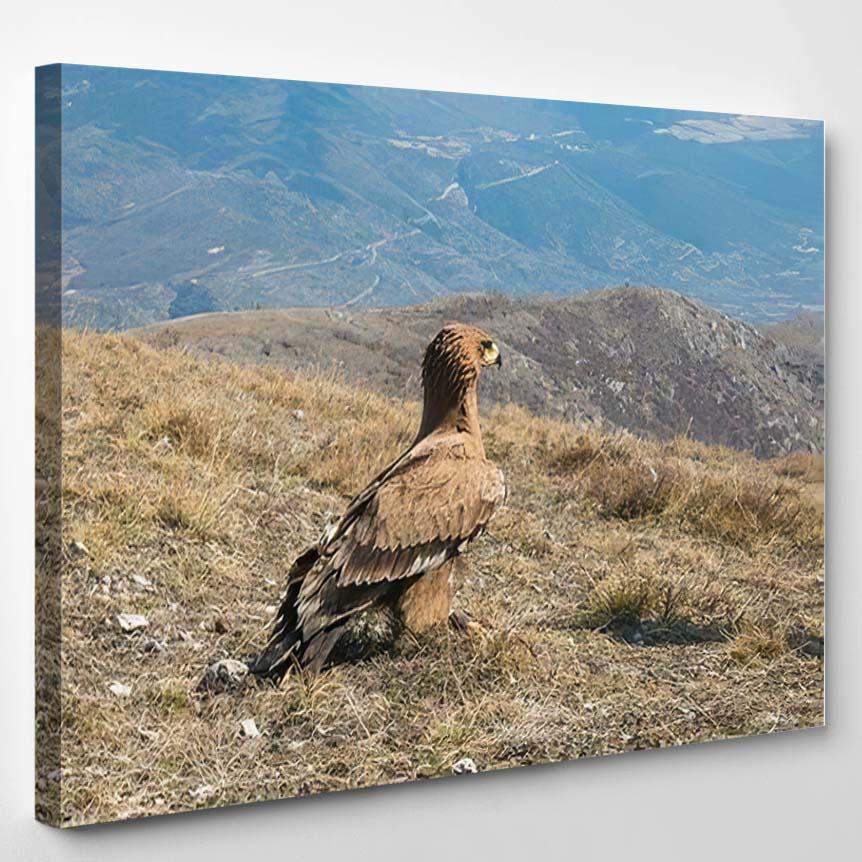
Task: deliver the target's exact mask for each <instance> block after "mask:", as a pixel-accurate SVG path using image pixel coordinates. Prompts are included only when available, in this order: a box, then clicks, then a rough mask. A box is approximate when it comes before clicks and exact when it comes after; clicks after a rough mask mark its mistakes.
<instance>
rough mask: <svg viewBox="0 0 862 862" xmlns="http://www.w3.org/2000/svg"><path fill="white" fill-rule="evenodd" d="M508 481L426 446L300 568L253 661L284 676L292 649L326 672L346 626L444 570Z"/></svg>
mask: <svg viewBox="0 0 862 862" xmlns="http://www.w3.org/2000/svg"><path fill="white" fill-rule="evenodd" d="M505 497H506V486H505V483H504V481H503V474H502V473H501V472H500V470H499V469H497V467H496V466H494V464H492V463H491V462H490V461H488V460H486V459H485V458H484V457H476V456H472V455H470V454H468V452H467V450H466V449H465V447H464V445H463V443H460V442H458V441H457V440H454V441H453V440H452V439H448V440H447V439H445V438H444V439H442V440H437V441H435V442H434V443H433V444H430V445H428V444H419V445H418V446H417V447H415V448H413V449H410V450H408V451H407V452H406V453H405V454H404V455H402V456H401V457H400V458H399V459H398V460H396V461H395V462H394V463H393V464H391V465H390V466H389V467H388V468H387V469H386V470H384V471H383V472H382V473H381V474H380V475H379V476H377V478H376V479H374V480H373V481H372V482H371V483H370V484H369V485H368V486H367V487H366V488H365V490H363V491H362V492H361V493H360V494H358V495H357V496H356V497H355V498H354V499H353V501H352V502H351V503H350V505H349V506H348V507H347V510H346V511H345V513H344V515H343V517H342V518H341V520H340V521H339V523H338V525H337V526H336V527H335V528H334V529H333V530H332V531H331V532H329V533H327V535H325V536H324V537H323V538H322V539H321V541H320V542H319V543H318V545H317V546H315V547H312V548H309V549H308V550H307V551H306V552H305V553H304V554H303V555H301V556H300V557H299V558H298V559H297V560H296V562H295V563H294V565H293V568H292V569H291V572H290V574H289V575H288V587H287V591H286V594H285V597H284V600H283V602H282V606H281V610H280V613H279V616H278V618H277V620H276V623H275V627H274V631H273V634H272V637H271V638H270V641H269V644H268V645H267V648H266V649H265V650H264V652H263V653H262V654H261V655H260V656H259V657H258V659H257V660H256V661H255V662H254V664H253V670H254V672H255V673H263V674H269V675H275V676H278V675H280V674H281V673H283V670H279V669H280V668H283V667H284V664H285V662H286V661H287V660H288V659H289V658H290V656H291V654H292V653H293V650H294V649H299V650H300V660H301V662H302V663H303V664H305V665H307V666H309V667H312V668H319V666H320V665H321V664H322V663H323V661H324V660H325V659H326V656H327V654H328V653H329V651H330V650H331V649H332V646H333V644H334V643H335V641H336V640H337V638H338V636H339V633H340V631H341V628H342V626H343V625H344V623H345V621H346V620H347V619H348V618H349V617H350V616H352V615H353V614H355V613H358V612H359V611H361V610H363V609H365V608H367V607H370V606H371V605H372V604H373V603H374V602H375V601H377V600H379V599H380V598H381V597H382V596H384V595H385V594H386V592H388V591H389V590H390V589H391V588H392V586H393V584H394V583H395V582H399V581H401V582H403V580H404V579H407V578H412V577H416V576H419V575H421V574H423V573H425V572H428V571H432V570H434V569H436V568H438V567H439V566H441V565H443V563H445V562H446V560H448V559H450V558H451V557H454V556H455V555H456V554H457V553H458V552H459V550H460V549H461V546H462V545H463V544H464V543H466V542H468V541H469V540H470V539H472V538H474V537H475V536H476V535H477V534H478V533H479V532H481V531H482V529H483V528H484V527H485V525H486V524H487V523H488V520H489V519H490V518H491V516H492V515H493V513H494V510H495V509H496V508H497V507H498V506H499V505H500V503H502V502H503V501H504V500H505Z"/></svg>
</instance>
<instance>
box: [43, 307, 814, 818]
mask: <svg viewBox="0 0 862 862" xmlns="http://www.w3.org/2000/svg"><path fill="white" fill-rule="evenodd" d="M416 325H417V327H418V326H419V324H418V323H417V324H416ZM39 338H40V341H39V353H38V356H39V358H40V365H39V375H38V378H37V380H38V386H39V388H38V392H37V453H38V454H37V468H38V469H40V470H42V471H43V474H44V475H46V477H47V478H48V480H49V485H48V487H49V491H48V499H47V500H42V501H41V503H40V504H39V505H38V506H37V514H38V519H39V524H40V530H39V531H38V532H37V535H39V536H45V535H47V534H46V533H45V531H44V530H45V527H50V523H46V518H47V519H50V512H51V511H52V510H53V509H54V507H55V505H59V504H61V505H62V512H63V533H62V542H63V548H62V550H63V554H62V560H63V563H62V565H63V574H62V590H63V612H62V626H63V636H64V644H63V651H62V656H61V662H62V664H61V684H62V693H63V698H64V701H63V722H62V727H61V732H62V752H63V757H64V764H63V772H62V775H63V793H62V798H61V799H60V800H59V809H57V808H54V809H46V807H45V806H47V805H49V802H50V799H51V798H52V795H51V792H52V788H55V787H56V784H55V782H56V780H57V774H56V773H54V772H47V771H45V772H41V773H40V774H39V775H38V786H39V788H40V800H41V801H40V805H41V806H42V808H41V809H40V810H41V813H42V815H43V816H48V817H49V818H50V817H54V818H56V819H57V820H58V821H60V822H62V823H66V824H69V823H87V822H92V821H94V820H101V819H110V818H119V817H133V816H141V815H146V814H155V813H160V812H167V811H181V810H186V809H189V808H195V807H200V806H204V805H217V804H229V803H237V802H243V801H248V800H254V799H266V798H274V797H278V796H284V795H294V794H307V793H313V792H320V791H327V790H338V789H344V788H351V787H363V786H369V785H373V784H378V783H385V782H402V781H408V780H412V779H417V778H431V777H436V776H442V775H448V774H450V771H451V767H452V765H453V764H454V763H455V762H456V761H457V760H458V759H460V758H462V757H470V758H472V759H473V760H474V761H475V763H476V764H477V766H478V768H479V770H480V771H486V770H493V769H498V768H502V767H507V766H518V765H523V764H529V763H540V762H545V761H550V760H559V759H563V758H580V757H588V756H593V755H599V754H610V753H614V752H622V751H631V750H636V749H643V748H647V747H656V746H662V747H663V746H670V745H677V744H681V743H686V742H698V741H705V740H711V739H718V738H723V737H727V736H739V735H746V734H752V733H771V732H774V731H781V730H790V729H794V728H801V727H811V726H816V725H819V724H821V723H822V721H823V667H822V650H823V642H822V634H823V522H822V500H821V498H820V496H819V488H820V486H819V485H818V484H817V482H818V479H819V478H822V460H821V459H819V457H817V456H808V455H797V456H793V457H792V458H790V459H786V458H785V459H780V460H777V461H756V460H754V459H753V458H751V457H750V456H748V455H745V454H741V453H738V452H733V451H730V450H727V449H722V448H716V447H707V446H704V445H702V444H699V443H696V442H694V441H691V440H688V439H681V438H677V439H675V440H672V441H669V442H667V443H662V444H659V443H650V442H643V441H639V440H637V439H635V438H634V437H632V436H631V435H628V434H625V433H614V434H601V433H599V432H598V431H597V430H596V428H595V427H594V426H592V425H588V424H581V423H576V424H571V423H566V422H561V421H558V420H554V419H542V418H537V417H535V416H532V415H531V414H530V413H529V412H527V411H526V410H524V409H523V408H518V407H514V406H507V407H503V408H488V407H487V406H486V407H485V408H484V409H483V431H484V435H485V442H486V447H487V450H488V453H489V456H490V457H491V458H493V459H495V460H496V461H497V462H498V463H499V464H500V465H501V467H502V468H503V470H504V471H505V473H506V476H507V480H508V485H509V500H508V503H507V507H506V508H505V509H504V510H503V511H502V512H501V513H500V514H499V515H498V516H497V517H496V518H495V520H494V521H493V522H492V524H491V529H490V531H489V533H488V534H487V535H486V536H484V537H483V538H482V539H480V540H479V541H477V542H476V543H475V545H474V546H472V547H471V549H470V551H469V553H468V554H467V555H466V557H465V558H464V565H463V567H462V577H463V586H462V588H461V591H460V593H459V596H458V599H457V603H458V604H459V605H460V606H462V607H465V608H467V609H469V610H470V612H471V613H472V614H473V615H474V616H475V617H476V618H477V619H478V620H479V621H480V622H481V623H482V624H483V625H484V626H485V628H486V632H485V633H484V634H480V635H472V636H465V635H458V634H455V633H450V632H438V633H434V634H432V635H429V636H428V637H425V638H422V639H416V638H411V637H404V638H402V639H401V640H399V641H398V642H397V643H396V644H395V645H394V647H393V648H392V649H390V650H386V651H384V652H381V653H379V654H377V655H375V656H373V657H371V658H369V659H367V660H366V661H363V662H359V663H356V664H349V665H344V666H339V667H336V668H334V669H332V670H329V671H326V672H325V673H324V674H323V675H322V676H320V677H319V678H317V679H315V680H306V679H303V678H302V677H299V676H296V675H292V676H290V677H289V678H288V679H287V680H286V681H285V683H284V684H283V686H282V687H281V688H280V689H275V688H272V687H269V686H266V685H254V684H247V685H245V686H241V687H239V688H237V689H235V690H229V691H225V692H221V693H215V692H207V691H203V690H201V689H200V688H199V682H200V680H201V677H202V675H203V673H204V669H205V668H206V667H207V666H208V665H209V664H210V663H211V662H213V661H215V660H218V659H224V658H240V659H241V658H244V657H246V656H248V655H250V654H251V653H252V652H253V651H254V650H255V649H256V648H259V646H260V645H261V643H262V642H263V640H264V638H265V632H266V630H267V628H268V626H269V624H270V620H271V618H272V616H273V614H274V611H275V608H274V606H273V603H274V601H275V596H276V594H277V592H278V590H279V588H280V586H281V584H282V581H283V578H284V576H285V572H286V568H287V565H288V563H289V562H290V561H291V560H292V558H293V556H294V555H295V554H296V553H297V552H298V551H299V550H301V549H302V548H303V547H304V546H306V545H307V544H308V543H310V542H312V541H314V540H316V538H317V536H318V532H319V530H320V529H321V526H322V525H323V524H324V523H325V522H326V520H327V518H328V517H329V516H330V515H331V513H333V512H338V511H339V510H340V509H341V508H342V507H343V505H344V504H345V501H346V500H347V499H348V497H349V495H351V494H352V493H354V492H355V491H356V490H357V489H358V488H359V487H360V486H361V485H362V484H363V483H364V482H365V480H366V479H367V478H368V477H370V476H371V475H373V474H374V473H375V472H376V471H377V470H378V468H380V467H381V465H383V464H384V463H385V462H386V461H388V460H389V459H390V458H392V457H393V456H394V455H395V454H397V453H398V452H399V451H400V450H401V449H402V448H403V447H404V446H405V445H406V444H407V442H408V441H409V440H410V439H411V436H412V434H413V433H414V428H415V425H416V422H417V419H418V406H417V404H416V403H414V402H412V401H411V402H407V403H403V402H401V401H399V400H397V399H392V398H388V397H384V396H382V395H379V394H376V393H373V392H369V391H365V390H362V389H361V388H359V387H357V386H356V385H344V384H342V383H339V382H338V381H333V380H332V379H331V377H327V376H324V377H315V376H307V375H304V374H302V375H300V374H297V375H285V374H283V373H282V372H280V371H278V370H276V369H273V368H251V367H247V366H246V367H243V366H239V365H236V364H232V363H228V362H225V361H222V360H217V361H203V360H201V359H200V358H197V357H194V356H192V355H190V354H189V353H188V352H184V351H178V350H158V349H155V348H153V347H151V346H148V345H146V344H144V343H142V342H141V340H139V339H134V338H131V337H128V336H115V335H109V336H106V335H97V334H82V333H79V332H76V331H66V332H64V334H63V347H62V350H63V381H62V383H63V389H62V392H63V395H62V405H61V406H62V417H63V431H64V434H63V447H62V458H63V472H62V499H61V500H59V499H57V497H56V494H55V492H53V491H51V490H50V489H51V488H53V487H54V482H55V481H56V475H53V474H52V472H51V467H50V459H49V458H48V454H49V453H50V451H51V445H52V444H51V433H52V427H53V426H52V424H51V416H52V415H54V414H53V412H52V410H51V409H50V403H49V402H50V399H51V397H52V392H54V391H55V389H54V388H53V387H56V384H57V382H58V381H57V377H56V370H57V369H56V366H55V365H51V357H52V354H51V352H50V350H49V346H48V345H47V344H46V339H48V338H50V333H45V332H40V334H39ZM46 459H47V460H46ZM49 550H50V549H48V548H46V547H45V546H43V545H40V546H37V561H38V566H39V570H38V572H37V577H38V578H39V579H40V580H39V582H40V583H44V582H45V579H46V578H48V577H49V571H48V569H46V566H47V565H48V560H49V559H50V553H49ZM41 595H42V593H41V592H40V596H41ZM40 609H41V611H40V612H41V613H42V614H43V618H42V619H41V620H40V630H41V627H42V626H44V625H46V624H48V625H50V623H51V620H45V619H44V613H45V605H44V604H41V605H40ZM121 614H138V615H142V616H143V617H144V618H145V619H144V623H145V625H144V626H143V627H142V628H140V629H139V630H136V631H131V632H127V631H124V630H123V628H122V627H121V626H120V625H119V615H121ZM54 622H56V621H54ZM42 658H43V659H44V658H45V656H44V654H43V656H42ZM55 658H56V657H55ZM40 666H41V665H40ZM43 669H44V667H43ZM48 672H50V668H49V669H48ZM40 690H41V689H40ZM46 708H47V707H46ZM246 719H253V720H254V721H255V723H256V726H257V728H258V729H259V730H260V736H258V737H254V738H248V737H244V736H243V735H242V733H241V724H240V723H241V722H242V721H243V720H246ZM51 721H52V716H51V715H50V714H46V713H45V712H44V711H40V712H39V713H38V714H37V722H38V723H39V725H40V726H45V724H46V723H48V724H50V722H51Z"/></svg>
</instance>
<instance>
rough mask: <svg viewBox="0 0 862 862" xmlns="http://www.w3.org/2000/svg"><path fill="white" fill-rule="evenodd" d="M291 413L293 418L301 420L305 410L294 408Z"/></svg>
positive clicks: (303, 417)
mask: <svg viewBox="0 0 862 862" xmlns="http://www.w3.org/2000/svg"><path fill="white" fill-rule="evenodd" d="M292 415H293V418H294V419H296V420H297V421H299V422H302V420H303V419H305V411H304V410H294V411H293V413H292Z"/></svg>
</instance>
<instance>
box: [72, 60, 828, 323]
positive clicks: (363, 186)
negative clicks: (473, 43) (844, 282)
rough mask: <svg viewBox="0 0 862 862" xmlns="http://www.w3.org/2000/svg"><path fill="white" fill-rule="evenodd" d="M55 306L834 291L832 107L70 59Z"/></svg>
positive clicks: (749, 298)
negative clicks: (749, 107) (812, 110)
mask: <svg viewBox="0 0 862 862" xmlns="http://www.w3.org/2000/svg"><path fill="white" fill-rule="evenodd" d="M62 74H63V103H62V111H63V116H62V123H63V187H62V208H63V218H62V223H63V227H64V230H63V255H64V261H63V290H64V295H63V313H64V320H66V321H67V322H68V323H70V324H74V325H78V326H85V325H86V326H89V327H96V328H100V329H104V328H117V329H125V328H128V327H132V326H139V325H143V324H146V323H151V322H155V321H158V320H166V319H168V318H171V317H177V316H180V315H183V314H190V313H195V312H203V311H231V310H234V309H250V308H254V307H255V306H256V305H260V306H262V307H265V308H267V307H274V308H279V307H281V308H283V307H291V306H318V307H320V306H333V305H339V304H343V303H351V304H352V305H354V306H360V307H382V306H390V305H401V304H406V303H419V302H428V301H430V300H432V299H434V298H435V297H437V296H442V295H447V294H453V293H454V294H458V293H464V292H475V291H488V290H494V289H504V290H505V291H506V292H507V293H512V294H516V295H531V294H537V293H554V294H556V295H570V294H573V293H580V292H583V291H584V290H588V289H592V288H597V287H602V286H606V285H609V284H619V283H621V282H624V281H630V282H633V283H634V282H637V283H651V284H658V285H661V286H663V287H668V288H673V289H675V290H679V291H681V292H683V293H686V294H687V295H691V296H696V297H698V298H700V299H703V300H704V301H706V302H708V303H709V304H710V305H713V306H714V307H717V308H720V309H721V310H722V311H725V312H727V313H730V314H733V315H734V316H736V317H742V318H744V319H748V320H758V321H765V320H769V319H772V318H775V317H777V318H785V317H789V316H791V315H792V314H793V313H794V312H795V311H796V310H797V309H798V308H799V307H800V305H820V304H822V302H823V253H822V249H823V131H822V125H821V124H820V123H816V122H811V121H803V120H783V119H777V118H769V117H736V116H733V115H728V114H706V113H703V112H683V111H670V110H658V109H647V108H634V107H623V106H610V105H591V104H585V103H577V102H554V101H543V100H534V99H505V98H499V97H489V96H476V95H466V94H458V93H434V92H424V91H408V90H395V89H391V90H390V89H381V88H373V87H353V86H339V85H327V84H310V83H303V82H297V81H275V80H259V79H258V80H255V79H251V78H227V77H221V76H213V75H190V74H185V75H180V74H175V73H169V72H157V71H146V70H133V69H106V68H98V67H84V66H64V67H63V73H62Z"/></svg>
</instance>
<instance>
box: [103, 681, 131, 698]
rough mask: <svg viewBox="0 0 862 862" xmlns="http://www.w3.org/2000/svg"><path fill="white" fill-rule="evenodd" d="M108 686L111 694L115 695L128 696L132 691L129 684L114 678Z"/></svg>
mask: <svg viewBox="0 0 862 862" xmlns="http://www.w3.org/2000/svg"><path fill="white" fill-rule="evenodd" d="M108 688H109V689H110V691H111V694H114V695H116V696H117V697H128V696H129V695H130V694H131V693H132V690H131V688H129V686H127V685H125V684H124V683H122V682H117V680H114V681H113V682H112V683H111V684H110V685H109V686H108Z"/></svg>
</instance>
